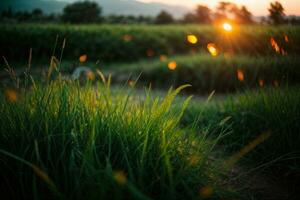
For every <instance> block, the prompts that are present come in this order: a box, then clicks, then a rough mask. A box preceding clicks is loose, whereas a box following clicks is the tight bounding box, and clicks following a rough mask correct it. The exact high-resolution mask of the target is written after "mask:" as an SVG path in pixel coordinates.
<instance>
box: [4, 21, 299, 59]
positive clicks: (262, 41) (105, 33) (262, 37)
mask: <svg viewBox="0 0 300 200" xmlns="http://www.w3.org/2000/svg"><path fill="white" fill-rule="evenodd" d="M0 30H1V31H0V46H1V48H0V55H1V56H5V57H7V58H8V59H9V60H13V61H24V60H26V59H27V58H28V54H29V49H30V48H32V49H33V58H34V59H49V58H50V56H51V55H52V53H53V50H54V48H55V47H56V52H55V55H56V56H57V57H60V56H61V50H62V46H63V41H64V39H66V43H65V48H64V53H63V58H64V59H68V60H69V59H71V60H73V59H78V57H79V56H80V55H83V54H86V55H87V56H88V58H89V59H90V60H101V61H109V62H110V61H113V62H115V61H136V60H138V59H140V58H146V57H158V56H160V55H173V54H186V53H190V52H197V51H200V52H204V51H207V48H206V46H207V44H208V43H215V44H216V46H217V47H218V48H219V50H220V52H226V53H238V54H251V55H266V54H267V55H269V54H276V52H275V47H274V44H273V47H272V45H271V38H272V37H273V38H274V41H275V42H276V44H278V46H279V47H280V49H281V48H283V49H284V53H288V54H297V53H299V52H300V46H299V44H300V34H299V33H300V28H299V27H288V26H284V27H272V26H265V27H263V26H243V27H235V29H234V30H233V32H231V33H225V32H224V31H223V30H222V29H220V28H219V27H217V26H198V25H185V26H183V25H172V26H155V25H151V26H146V25H129V26H122V25H80V26H78V25H36V24H23V25H0ZM189 34H193V35H195V36H196V37H197V38H198V42H197V43H196V44H190V43H188V42H187V39H186V38H187V35H189Z"/></svg>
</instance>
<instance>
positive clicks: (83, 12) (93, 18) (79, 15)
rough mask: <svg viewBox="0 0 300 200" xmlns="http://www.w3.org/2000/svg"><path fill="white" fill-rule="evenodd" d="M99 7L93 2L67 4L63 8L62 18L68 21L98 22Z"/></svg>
mask: <svg viewBox="0 0 300 200" xmlns="http://www.w3.org/2000/svg"><path fill="white" fill-rule="evenodd" d="M100 15H101V8H100V7H99V6H98V4H97V3H95V2H90V1H83V2H80V1H79V2H74V3H72V4H70V5H67V6H66V7H65V8H64V10H63V15H62V20H63V21H64V22H69V23H93V22H98V21H99V19H100Z"/></svg>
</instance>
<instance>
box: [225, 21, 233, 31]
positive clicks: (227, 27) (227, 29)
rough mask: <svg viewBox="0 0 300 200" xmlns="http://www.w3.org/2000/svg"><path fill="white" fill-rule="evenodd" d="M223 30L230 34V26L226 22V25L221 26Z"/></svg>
mask: <svg viewBox="0 0 300 200" xmlns="http://www.w3.org/2000/svg"><path fill="white" fill-rule="evenodd" d="M223 29H224V30H225V31H228V32H230V31H232V25H231V24H229V23H227V22H226V23H224V24H223Z"/></svg>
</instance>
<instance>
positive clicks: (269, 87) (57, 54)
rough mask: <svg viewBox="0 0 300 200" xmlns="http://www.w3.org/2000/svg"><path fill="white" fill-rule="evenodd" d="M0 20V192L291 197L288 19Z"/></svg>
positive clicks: (295, 85)
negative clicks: (230, 25) (159, 22)
mask: <svg viewBox="0 0 300 200" xmlns="http://www.w3.org/2000/svg"><path fill="white" fill-rule="evenodd" d="M0 28H1V32H0V44H1V49H0V53H1V55H3V56H4V63H3V64H2V67H4V69H5V70H6V71H5V72H4V71H3V72H1V74H0V75H1V76H0V77H1V87H0V91H1V92H0V163H1V164H0V170H1V174H0V178H1V180H2V181H1V183H0V193H1V194H4V195H3V197H4V199H83V198H85V199H241V200H243V199H245V200H246V199H297V198H298V197H299V192H298V191H297V189H298V188H297V185H299V180H300V162H299V158H300V148H299V145H298V144H299V141H300V137H299V129H300V127H299V123H298V122H299V120H300V90H299V81H300V71H299V67H298V66H299V64H300V60H299V57H298V54H299V52H300V49H299V44H300V41H299V40H300V38H299V34H298V32H299V31H300V30H299V27H297V26H293V27H292V26H279V27H275V26H258V25H253V26H241V27H238V26H235V27H234V28H235V29H234V31H232V32H224V30H222V29H221V28H220V27H219V26H218V25H215V26H213V25H212V26H198V25H172V26H169V25H168V26H154V25H153V26H146V25H141V26H136V25H130V26H121V25H101V26H100V25H55V24H53V25H41V24H39V25H37V24H21V25H3V24H2V25H0ZM2 47H5V48H2ZM30 49H32V50H30ZM49 58H50V59H49ZM49 60H50V61H49ZM78 66H87V67H89V68H90V71H88V72H83V74H82V75H83V77H81V76H80V78H79V80H78V79H73V78H72V76H71V74H72V72H73V71H74V70H75V69H76V68H77V67H78ZM5 73H6V74H7V75H6V76H4V75H3V74H5ZM8 79H9V81H8ZM189 95H191V96H189Z"/></svg>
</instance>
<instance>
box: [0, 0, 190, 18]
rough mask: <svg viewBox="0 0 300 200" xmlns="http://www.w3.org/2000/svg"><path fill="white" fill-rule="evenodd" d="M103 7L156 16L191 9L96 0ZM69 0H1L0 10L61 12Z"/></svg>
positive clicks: (176, 14) (105, 12)
mask: <svg viewBox="0 0 300 200" xmlns="http://www.w3.org/2000/svg"><path fill="white" fill-rule="evenodd" d="M94 1H95V2H97V3H98V4H99V5H100V6H101V7H102V9H103V15H111V14H115V15H147V16H155V15H157V14H158V13H159V12H160V11H161V10H165V11H167V12H169V13H171V14H172V15H173V16H174V17H182V16H183V15H184V14H185V13H187V12H188V11H189V9H188V8H186V7H183V6H173V5H167V4H162V3H143V2H139V1H136V0H94ZM71 2H72V1H67V0H60V1H58V0H1V2H0V5H1V6H0V11H1V10H4V9H8V8H11V9H12V10H13V11H31V10H33V9H35V8H40V9H42V10H43V11H44V12H45V13H47V14H49V13H61V12H62V10H63V8H64V7H65V6H66V5H67V4H69V3H71Z"/></svg>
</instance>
